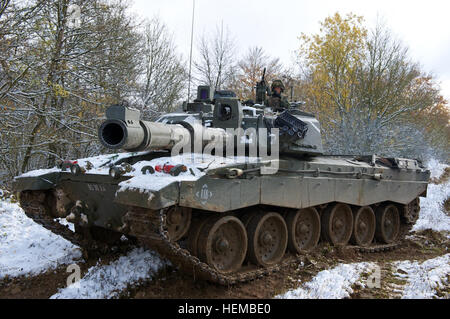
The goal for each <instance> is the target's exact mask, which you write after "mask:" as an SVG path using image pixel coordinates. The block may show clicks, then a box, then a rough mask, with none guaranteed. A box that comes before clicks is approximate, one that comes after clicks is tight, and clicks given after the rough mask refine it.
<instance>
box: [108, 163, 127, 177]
mask: <svg viewBox="0 0 450 319" xmlns="http://www.w3.org/2000/svg"><path fill="white" fill-rule="evenodd" d="M123 174H125V170H124V169H123V168H122V167H119V166H113V167H111V168H110V169H109V176H111V177H112V178H114V179H118V178H119V177H120V176H122V175H123Z"/></svg>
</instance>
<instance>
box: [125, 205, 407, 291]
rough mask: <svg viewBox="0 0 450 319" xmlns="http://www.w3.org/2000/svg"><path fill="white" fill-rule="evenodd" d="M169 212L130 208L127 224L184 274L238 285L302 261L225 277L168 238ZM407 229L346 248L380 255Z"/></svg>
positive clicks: (294, 259)
mask: <svg viewBox="0 0 450 319" xmlns="http://www.w3.org/2000/svg"><path fill="white" fill-rule="evenodd" d="M166 212H167V209H162V210H160V211H150V210H147V209H143V208H140V207H134V206H132V207H129V210H128V212H127V214H126V215H125V218H124V221H125V222H126V223H127V224H128V227H129V230H130V234H131V235H133V236H135V237H137V239H138V242H139V243H140V244H142V245H143V246H145V247H146V248H149V249H156V250H157V251H158V253H160V254H161V255H162V256H164V257H165V258H167V259H169V260H170V261H171V262H172V264H173V265H176V266H178V267H179V268H180V269H181V270H182V271H183V272H185V273H188V274H190V275H192V276H193V277H194V278H200V279H203V280H207V281H210V282H213V283H217V284H220V285H235V284H238V283H244V282H248V281H252V280H255V279H258V278H262V277H264V276H267V275H269V274H271V273H274V272H277V271H280V270H281V269H282V268H284V267H286V266H290V265H293V264H295V263H298V262H299V261H302V260H303V257H302V256H293V255H290V254H287V256H285V257H284V259H283V260H282V261H281V262H280V263H278V264H277V265H274V266H271V267H266V268H263V267H259V268H257V267H256V266H253V267H252V266H243V267H242V269H241V270H240V271H239V272H237V273H232V274H223V273H221V272H219V271H217V270H216V269H214V268H213V267H211V266H209V265H208V264H206V263H204V262H202V261H201V260H200V259H199V258H198V257H196V256H193V255H191V253H190V252H189V251H188V250H187V249H184V248H182V247H181V246H180V244H179V243H178V242H173V241H171V240H170V239H169V236H168V231H167V227H166V218H167V216H166ZM407 231H408V230H407V229H406V228H405V227H404V228H403V229H402V232H401V234H400V236H399V240H398V241H397V242H395V243H392V244H384V245H373V246H370V247H361V246H346V247H343V248H344V249H353V250H355V251H358V252H362V253H377V252H383V251H389V250H393V249H395V248H397V247H398V246H399V245H400V241H401V238H403V235H404V234H405V233H407Z"/></svg>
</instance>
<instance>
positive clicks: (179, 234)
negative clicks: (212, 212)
mask: <svg viewBox="0 0 450 319" xmlns="http://www.w3.org/2000/svg"><path fill="white" fill-rule="evenodd" d="M191 215H192V214H191V209H190V208H187V207H179V206H173V207H171V208H170V209H169V211H168V212H167V218H166V224H167V230H168V232H169V238H170V240H172V241H177V240H180V239H181V238H183V236H184V235H186V233H187V231H188V229H189V226H190V225H191Z"/></svg>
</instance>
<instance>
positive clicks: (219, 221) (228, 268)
mask: <svg viewBox="0 0 450 319" xmlns="http://www.w3.org/2000/svg"><path fill="white" fill-rule="evenodd" d="M197 250H198V255H199V257H200V259H201V260H202V261H204V262H206V263H207V264H209V265H210V266H212V267H214V268H215V269H217V270H218V271H220V272H222V273H231V272H235V271H237V270H238V269H239V268H241V265H242V263H243V262H244V259H245V255H246V253H247V232H246V230H245V227H244V225H243V224H242V222H241V221H240V220H239V219H238V218H236V217H234V216H224V217H213V218H209V219H208V220H207V222H206V223H205V224H204V225H203V226H202V227H201V231H200V234H199V236H198V240H197Z"/></svg>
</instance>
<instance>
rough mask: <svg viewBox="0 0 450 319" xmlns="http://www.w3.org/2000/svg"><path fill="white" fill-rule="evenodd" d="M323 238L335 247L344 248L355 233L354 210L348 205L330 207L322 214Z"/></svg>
mask: <svg viewBox="0 0 450 319" xmlns="http://www.w3.org/2000/svg"><path fill="white" fill-rule="evenodd" d="M321 220H322V236H323V238H324V239H325V240H326V241H328V242H330V243H332V244H333V245H335V246H344V245H346V244H347V243H348V241H349V240H350V237H351V236H352V231H353V214H352V209H351V208H350V206H348V205H347V204H342V203H336V204H334V205H330V206H328V207H327V208H326V209H325V210H324V212H323V214H322V218H321Z"/></svg>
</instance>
